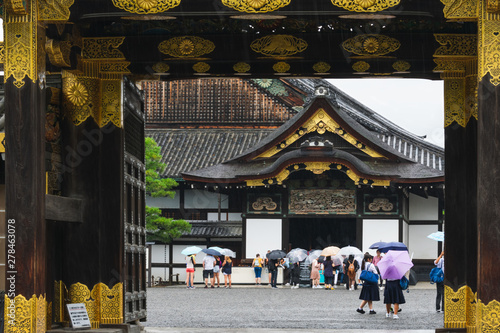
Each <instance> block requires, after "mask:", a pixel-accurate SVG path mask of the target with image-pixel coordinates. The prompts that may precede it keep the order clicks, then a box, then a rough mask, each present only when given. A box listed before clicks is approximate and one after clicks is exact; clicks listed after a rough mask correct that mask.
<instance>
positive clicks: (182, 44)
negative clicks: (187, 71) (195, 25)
mask: <svg viewBox="0 0 500 333" xmlns="http://www.w3.org/2000/svg"><path fill="white" fill-rule="evenodd" d="M214 49H215V44H214V43H212V42H211V41H209V40H208V39H204V38H201V37H196V36H182V37H174V38H170V39H168V40H165V41H163V42H161V43H160V44H159V45H158V50H160V52H161V53H163V54H168V55H169V56H172V57H175V58H195V57H199V56H202V55H205V54H208V53H210V52H212V51H213V50H214Z"/></svg>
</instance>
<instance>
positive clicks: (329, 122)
mask: <svg viewBox="0 0 500 333" xmlns="http://www.w3.org/2000/svg"><path fill="white" fill-rule="evenodd" d="M326 131H328V132H332V133H336V134H337V135H338V136H340V137H341V138H343V139H344V140H346V141H347V142H349V143H350V144H351V145H353V146H354V147H356V148H358V149H359V150H361V151H363V152H364V153H366V154H368V155H369V156H371V157H384V156H383V155H381V154H379V153H378V152H376V151H375V150H373V149H371V148H370V147H368V146H367V145H366V144H365V143H364V142H362V141H360V140H358V139H357V138H356V137H354V136H353V135H351V134H349V133H348V132H346V130H345V129H344V128H342V127H341V126H340V125H339V124H338V123H337V122H336V121H335V120H334V119H333V118H332V117H330V115H328V113H326V111H325V110H324V109H318V110H317V111H316V112H315V113H314V114H313V115H312V116H311V118H309V119H308V120H307V121H306V122H305V123H304V124H303V125H302V126H301V127H300V128H299V129H298V130H297V131H295V133H293V134H291V135H290V136H288V137H287V138H286V139H284V140H283V141H282V142H280V143H279V144H278V145H276V146H274V147H272V148H270V149H268V150H267V151H266V152H264V153H262V154H260V155H259V156H257V157H256V158H259V157H271V156H274V155H275V154H277V153H279V152H280V151H282V150H283V149H285V148H286V147H288V146H290V145H291V144H293V143H294V142H296V141H297V140H299V139H300V138H301V137H303V136H304V135H305V134H307V133H313V132H317V133H318V134H324V133H325V132H326Z"/></svg>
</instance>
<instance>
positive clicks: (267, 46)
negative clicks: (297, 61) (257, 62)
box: [250, 35, 308, 57]
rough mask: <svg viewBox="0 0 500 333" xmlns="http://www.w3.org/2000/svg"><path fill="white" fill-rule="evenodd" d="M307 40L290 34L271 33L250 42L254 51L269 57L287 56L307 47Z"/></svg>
mask: <svg viewBox="0 0 500 333" xmlns="http://www.w3.org/2000/svg"><path fill="white" fill-rule="evenodd" d="M307 46H308V45H307V42H306V41H305V40H303V39H301V38H297V37H295V36H290V35H271V36H265V37H262V38H259V39H256V40H254V41H253V42H252V44H250V47H251V49H252V50H253V51H255V52H257V53H261V54H263V55H266V56H269V57H287V56H291V55H294V54H297V53H300V52H303V51H304V50H305V49H307Z"/></svg>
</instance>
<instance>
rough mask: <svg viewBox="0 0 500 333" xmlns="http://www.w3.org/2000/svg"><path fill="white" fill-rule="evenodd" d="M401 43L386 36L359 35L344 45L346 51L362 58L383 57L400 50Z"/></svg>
mask: <svg viewBox="0 0 500 333" xmlns="http://www.w3.org/2000/svg"><path fill="white" fill-rule="evenodd" d="M400 46H401V43H400V42H399V41H398V40H397V39H395V38H391V37H388V36H384V35H375V34H369V35H358V36H356V37H353V38H349V39H348V40H346V41H345V42H343V43H342V47H343V48H344V50H346V51H348V52H351V53H354V54H358V55H361V56H381V55H384V54H387V53H391V52H394V51H396V50H397V49H399V47H400Z"/></svg>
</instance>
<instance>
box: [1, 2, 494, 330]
mask: <svg viewBox="0 0 500 333" xmlns="http://www.w3.org/2000/svg"><path fill="white" fill-rule="evenodd" d="M247 3H248V2H245V1H232V2H229V1H226V0H220V1H215V2H214V1H212V0H200V1H191V0H167V1H156V0H151V1H139V0H112V1H101V0H75V1H73V0H68V1H66V0H54V1H52V0H50V1H49V0H37V1H35V0H26V1H14V0H6V1H4V2H2V15H3V25H4V35H5V40H4V42H3V46H2V52H0V60H1V62H2V63H3V66H4V82H5V109H6V117H5V121H6V123H5V124H6V127H5V142H6V143H5V147H6V160H5V209H6V216H5V218H6V223H5V225H6V230H5V234H6V235H7V236H8V232H9V230H11V232H14V230H15V246H14V245H12V243H9V242H8V239H9V238H6V239H7V242H6V254H7V256H8V255H9V252H8V251H9V250H10V251H11V252H10V255H14V254H15V262H8V260H9V259H10V260H13V259H14V258H12V257H7V258H6V259H7V261H6V264H7V267H6V274H7V276H6V278H7V280H6V289H7V290H6V292H7V296H8V297H10V298H13V297H16V302H19V303H17V304H18V305H19V309H35V308H36V309H38V310H37V311H36V313H29V314H26V313H28V312H29V311H21V310H20V312H19V315H17V316H16V321H18V322H21V321H22V322H23V325H26V326H23V327H20V326H17V327H16V328H14V326H12V325H14V324H15V322H14V323H8V319H7V318H8V317H7V316H6V323H8V324H9V325H11V326H8V327H6V329H7V331H8V332H34V331H36V332H43V331H44V330H45V327H46V326H47V325H50V324H51V323H52V321H53V319H55V318H56V315H57V314H58V315H59V317H57V318H58V320H62V319H61V312H60V311H61V305H63V304H62V303H60V302H57V300H58V299H59V300H60V299H61V295H62V296H63V297H64V295H66V294H65V293H66V291H65V287H64V286H66V288H67V295H68V297H69V298H70V299H71V300H73V301H76V300H77V299H76V298H73V296H72V295H80V294H82V292H83V293H84V294H85V295H87V294H88V293H91V292H92V293H94V294H93V295H95V296H96V298H95V299H97V300H99V302H103V303H102V304H104V303H106V302H107V300H109V299H111V298H112V299H115V301H116V304H121V305H112V304H111V305H109V304H108V303H106V304H107V305H105V306H108V305H109V309H113V311H106V313H109V314H110V317H109V318H103V317H100V318H99V319H98V317H99V316H98V315H97V314H96V316H95V317H93V322H94V325H95V326H96V325H98V324H99V323H105V322H108V323H109V322H125V321H126V320H128V319H126V318H127V316H126V315H125V313H124V311H129V312H130V313H133V314H132V315H131V316H130V317H128V318H129V319H133V318H142V316H143V314H144V312H143V310H144V307H143V304H144V299H143V298H141V295H142V294H141V293H142V290H143V286H144V283H143V282H142V281H143V278H141V272H143V268H142V267H143V265H142V262H143V261H141V256H142V252H141V251H143V244H141V238H142V236H141V233H142V229H141V226H140V223H142V220H141V219H140V217H141V216H142V214H143V213H142V210H141V198H140V196H141V195H142V194H141V192H140V187H141V184H140V182H141V179H140V172H139V171H140V169H141V166H140V161H136V160H134V159H130V157H129V156H128V155H127V154H125V152H126V150H124V145H125V146H126V142H125V143H124V140H125V136H126V132H127V131H128V130H127V128H126V126H127V124H126V122H125V119H124V115H125V111H124V108H125V105H124V104H123V103H124V99H123V98H122V96H123V92H124V90H126V88H125V87H126V86H127V85H126V84H124V79H123V77H124V76H130V77H131V78H132V80H133V81H136V80H141V79H144V78H156V79H160V80H172V79H186V78H190V79H191V78H200V77H201V78H203V77H204V78H210V77H213V76H218V77H240V76H245V77H248V78H254V79H263V78H276V77H283V76H285V77H289V76H294V77H295V76H296V77H300V76H307V77H324V78H333V77H337V78H354V77H377V76H391V77H412V78H427V79H443V80H444V82H445V87H446V90H445V126H446V139H445V140H446V148H447V153H446V159H447V160H446V172H447V179H446V188H448V189H451V191H453V194H450V196H449V197H447V201H446V203H445V207H446V216H447V221H446V223H447V225H452V226H454V228H453V231H451V232H447V233H446V236H445V251H446V252H447V253H448V254H447V258H449V259H448V260H447V261H446V272H447V275H446V277H445V285H446V305H445V307H446V310H445V319H444V327H445V329H446V330H447V331H452V332H453V331H456V332H460V331H464V330H470V331H477V332H492V331H498V330H499V327H500V326H499V323H498V320H496V318H497V317H498V316H499V313H498V312H499V310H498V309H499V306H498V303H499V301H500V293H499V290H498V289H499V288H500V287H498V284H497V283H496V282H497V281H498V277H499V276H500V270H499V269H498V265H497V264H496V258H495V256H494V255H491V253H494V250H495V249H497V248H498V246H499V244H500V243H499V242H498V239H499V238H500V231H499V228H498V226H497V224H498V222H497V221H498V220H499V218H500V213H499V211H498V209H497V207H498V198H499V197H500V195H499V193H498V191H499V188H500V187H499V186H498V179H497V178H498V177H497V176H496V175H497V173H498V172H497V169H498V165H499V164H498V161H497V159H498V153H497V152H496V147H497V146H498V142H499V140H500V139H499V138H498V132H499V131H498V127H499V124H498V120H497V118H496V110H497V109H498V105H499V103H498V100H499V93H500V91H499V87H498V86H499V83H500V77H499V64H498V58H499V56H500V55H499V51H498V49H499V44H500V39H499V37H498V36H499V33H500V14H499V13H500V6H499V5H498V1H494V0H441V1H438V0H421V1H410V0H380V1H364V2H348V1H341V0H331V1H319V0H318V1H288V0H277V1H273V2H263V1H262V2H253V4H254V5H253V6H250V7H249V6H247ZM54 73H55V74H56V75H60V76H61V79H60V80H59V81H60V82H59V83H58V84H55V86H52V87H54V88H60V89H61V90H60V98H59V101H60V102H59V103H60V105H61V110H62V112H63V113H64V114H65V118H64V119H63V120H62V121H61V124H60V128H61V130H62V136H61V140H62V142H64V145H62V146H61V147H62V150H61V154H62V158H61V159H60V160H61V162H64V163H61V164H62V167H63V169H62V170H61V171H60V172H61V173H62V175H63V176H62V178H59V177H56V179H62V180H63V181H62V183H61V184H59V185H58V184H53V185H55V186H53V187H51V190H53V191H55V192H56V195H55V196H58V195H59V193H57V192H60V196H64V197H66V198H65V199H58V198H50V199H47V197H46V195H47V193H46V192H47V183H49V181H46V179H48V176H50V175H52V176H54V175H57V173H58V172H59V171H57V170H47V165H46V158H45V156H46V144H45V138H44V136H45V134H46V132H45V128H44V125H45V123H46V109H47V107H48V106H49V105H51V103H52V102H51V101H49V98H50V99H52V96H51V95H50V94H48V92H47V91H48V88H49V87H51V82H50V81H51V74H54ZM58 85H59V86H58ZM133 94H134V93H133ZM132 127H133V126H132ZM96 131H97V132H96ZM89 133H99V134H98V136H97V137H98V138H99V140H101V139H102V142H101V141H100V142H99V144H98V145H97V146H95V145H93V144H92V142H93V141H92V140H94V139H96V138H97V137H88V136H86V134H89ZM134 133H135V134H134V135H133V136H132V137H135V138H138V137H139V138H140V140H139V141H141V140H142V137H141V133H140V130H139V131H137V130H136V131H135V132H134ZM84 142H87V143H84ZM141 142H142V141H141ZM52 148H54V147H52ZM67 148H68V149H67ZM78 151H80V153H78ZM56 155H57V154H56ZM426 155H427V154H426ZM82 157H84V158H82ZM66 158H68V159H66ZM139 160H140V158H139ZM131 161H134V162H133V163H135V165H134V166H132V164H131V163H132V162H131ZM127 163H129V165H131V167H130V172H132V173H134V174H130V173H129V174H126V173H125V171H124V168H126V165H127ZM54 165H57V163H54ZM64 167H66V168H64ZM47 171H50V173H49V174H47V173H46V172H47ZM127 175H128V176H127ZM272 176H274V175H272ZM125 188H130V194H129V195H127V196H125V195H124V193H125V191H126V190H125ZM125 205H130V208H129V211H130V214H128V215H127V214H126V213H125V211H126V210H125V209H124V206H125ZM54 207H56V208H62V210H64V211H66V212H67V213H66V214H64V216H65V217H63V219H67V220H69V221H57V222H50V221H47V216H51V218H54V219H55V218H61V217H60V216H61V214H60V212H59V213H58V212H54V209H53V208H54ZM457 207H460V208H461V210H462V211H461V214H457V212H456V210H457ZM51 210H52V211H51ZM57 210H58V209H56V211H57ZM135 212H137V213H135ZM134 214H135V215H134ZM58 216H59V217H58ZM66 216H67V217H66ZM132 216H133V217H132ZM130 217H132V218H131V219H130ZM134 217H135V218H134ZM79 220H82V221H81V222H79ZM70 221H73V222H70ZM126 223H128V225H127V224H126ZM13 226H15V227H13ZM127 228H128V229H127ZM448 231H449V230H448ZM103 235H106V241H104V239H103V237H104V236H103ZM10 239H14V238H12V237H11V238H10ZM9 245H10V247H9ZM61 248H62V249H63V250H64V251H65V252H64V253H60V252H59V250H60V249H61ZM127 258H131V259H127ZM464 263H465V266H464ZM9 264H11V265H12V266H9ZM464 267H465V268H464ZM134 274H137V276H136V277H132V278H130V282H131V285H132V286H133V287H132V289H130V287H129V285H128V284H127V283H128V282H126V281H128V279H129V278H126V276H130V275H134ZM58 278H59V279H60V280H57V279H58ZM12 281H15V283H14V282H12ZM119 283H124V284H125V285H127V287H126V291H125V290H124V289H123V288H124V287H123V286H122V285H120V284H119ZM11 285H12V286H13V287H12V288H11ZM115 287H116V289H114V288H115ZM116 290H121V293H120V292H116ZM125 293H130V301H126V300H125V299H126V296H125V295H124V294H125ZM120 295H121V296H120ZM75 297H76V296H75ZM120 297H121V298H120ZM121 299H123V301H121ZM9 302H10V301H9ZM126 302H128V303H127V305H126V306H125V303H126ZM141 302H142V303H141ZM6 304H7V302H6ZM92 306H94V307H95V304H94V305H92V304H88V307H92ZM48 309H52V310H53V312H52V314H53V317H52V318H51V317H50V315H48V313H50V311H47V310H48ZM58 311H59V312H58ZM7 314H8V313H7V312H6V315H7ZM122 317H123V318H122Z"/></svg>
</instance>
